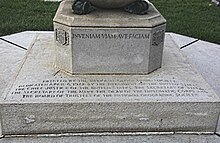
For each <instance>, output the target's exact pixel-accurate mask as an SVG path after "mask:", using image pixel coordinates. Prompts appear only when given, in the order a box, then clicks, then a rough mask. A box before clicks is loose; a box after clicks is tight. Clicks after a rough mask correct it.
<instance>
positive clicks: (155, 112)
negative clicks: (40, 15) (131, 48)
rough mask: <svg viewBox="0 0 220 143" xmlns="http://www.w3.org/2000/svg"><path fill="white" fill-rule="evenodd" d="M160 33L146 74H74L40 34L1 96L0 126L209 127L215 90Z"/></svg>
mask: <svg viewBox="0 0 220 143" xmlns="http://www.w3.org/2000/svg"><path fill="white" fill-rule="evenodd" d="M165 41H166V42H165V48H164V56H163V64H162V68H161V69H159V70H157V71H155V72H153V73H151V74H149V75H74V76H73V75H68V74H67V73H63V72H60V71H59V70H58V69H56V68H55V67H54V60H55V57H54V45H53V38H52V37H51V36H47V37H45V36H39V37H38V38H37V39H36V42H35V44H34V45H33V47H31V48H30V49H29V51H28V52H29V53H28V56H27V58H26V61H25V62H24V63H23V65H22V67H21V69H20V71H19V73H18V74H17V76H16V78H15V81H14V83H13V84H12V85H10V86H9V87H8V88H7V89H6V90H5V93H4V94H3V96H2V97H1V104H0V108H1V110H0V114H1V119H2V134H3V135H16V134H38V133H41V134H42V133H47V134H48V133H68V132H132V131H151V132H155V131H163V132H171V131H172V132H177V131H184V132H215V131H216V126H217V121H218V117H219V111H220V99H219V97H218V96H217V95H216V94H215V93H214V92H213V90H212V89H211V88H210V86H209V85H208V84H207V83H206V82H205V80H204V79H203V78H202V77H201V76H200V75H199V74H198V73H197V71H195V70H194V69H193V67H192V66H191V65H190V64H189V62H188V61H187V59H186V58H185V57H184V56H183V55H182V53H181V52H180V51H179V49H178V47H176V46H175V44H174V43H173V42H172V40H170V38H169V37H167V38H166V40H165Z"/></svg>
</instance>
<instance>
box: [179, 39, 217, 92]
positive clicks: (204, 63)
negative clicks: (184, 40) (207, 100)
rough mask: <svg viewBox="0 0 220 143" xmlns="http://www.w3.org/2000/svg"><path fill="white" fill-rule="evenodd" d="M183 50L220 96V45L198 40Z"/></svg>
mask: <svg viewBox="0 0 220 143" xmlns="http://www.w3.org/2000/svg"><path fill="white" fill-rule="evenodd" d="M182 51H183V52H184V54H185V55H186V56H187V58H188V59H189V60H190V61H191V62H192V63H193V65H194V66H195V67H196V68H197V70H198V71H199V72H200V73H201V74H202V76H203V77H204V78H205V79H206V81H207V82H208V83H209V84H210V85H211V86H212V88H213V89H214V91H215V92H216V94H217V95H219V96H220V78H219V77H220V65H219V61H220V57H219V55H220V46H219V45H217V44H213V43H209V42H205V41H198V42H196V43H194V44H192V45H190V46H187V47H185V48H184V49H182Z"/></svg>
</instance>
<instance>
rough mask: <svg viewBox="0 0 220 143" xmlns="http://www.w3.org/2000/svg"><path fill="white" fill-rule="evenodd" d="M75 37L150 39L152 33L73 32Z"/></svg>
mask: <svg viewBox="0 0 220 143" xmlns="http://www.w3.org/2000/svg"><path fill="white" fill-rule="evenodd" d="M72 37H73V39H149V38H150V34H132V33H130V34H107V33H102V34H89V33H84V34H75V33H73V34H72Z"/></svg>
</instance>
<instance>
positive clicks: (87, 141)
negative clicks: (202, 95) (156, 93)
mask: <svg viewBox="0 0 220 143" xmlns="http://www.w3.org/2000/svg"><path fill="white" fill-rule="evenodd" d="M0 142H1V143H12V142H13V143H24V142H31V143H50V142H51V143H64V142H71V143H190V142H192V143H219V142H220V137H218V136H216V135H149V136H146V135H136V136H134V135H132V136H72V137H71V136H65V137H60V136H59V137H18V138H3V139H0Z"/></svg>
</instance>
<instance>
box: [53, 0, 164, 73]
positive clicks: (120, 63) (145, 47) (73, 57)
mask: <svg viewBox="0 0 220 143" xmlns="http://www.w3.org/2000/svg"><path fill="white" fill-rule="evenodd" d="M69 4H70V1H64V2H62V4H61V5H60V7H59V9H58V12H57V14H56V16H55V18H54V29H55V39H56V44H57V46H56V55H57V56H56V65H57V67H59V68H60V69H62V70H64V71H66V72H69V73H71V74H86V73H89V74H93V73H105V74H107V73H110V74H147V73H150V72H152V71H154V70H156V69H158V68H160V67H161V63H162V53H163V45H164V35H165V29H166V24H165V22H166V21H165V19H164V18H163V17H162V16H161V15H160V13H159V12H158V11H157V10H156V9H155V8H154V7H153V6H152V5H151V11H150V12H149V14H147V15H143V16H135V17H134V16H133V15H132V14H129V13H124V12H122V11H117V10H114V11H112V10H110V11H108V10H103V11H102V12H100V11H99V12H97V13H91V14H88V15H86V16H79V15H75V14H69V13H70V12H71V10H70V9H68V6H69ZM97 20H98V21H97ZM82 22H83V23H82ZM136 22H138V23H139V25H136Z"/></svg>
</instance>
